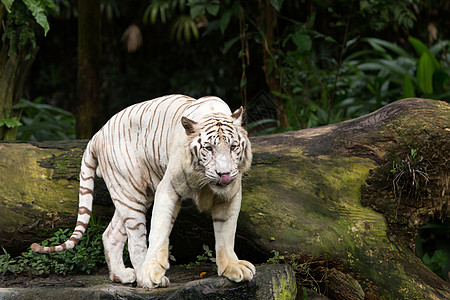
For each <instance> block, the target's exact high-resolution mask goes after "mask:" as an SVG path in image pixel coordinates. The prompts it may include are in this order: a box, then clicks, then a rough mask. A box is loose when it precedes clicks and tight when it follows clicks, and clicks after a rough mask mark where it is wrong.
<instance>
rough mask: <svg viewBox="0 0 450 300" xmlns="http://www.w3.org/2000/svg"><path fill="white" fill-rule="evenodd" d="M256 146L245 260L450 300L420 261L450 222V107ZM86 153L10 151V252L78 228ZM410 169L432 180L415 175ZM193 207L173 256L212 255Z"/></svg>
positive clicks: (404, 110) (348, 285) (241, 230)
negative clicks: (432, 231)
mask: <svg viewBox="0 0 450 300" xmlns="http://www.w3.org/2000/svg"><path fill="white" fill-rule="evenodd" d="M251 141H252V147H253V153H254V161H253V165H252V169H251V171H250V172H249V174H247V175H246V176H245V177H244V179H243V185H244V190H243V203H242V209H241V215H240V219H239V224H238V234H237V242H236V247H237V249H238V252H240V256H241V257H243V258H246V259H249V260H251V261H254V260H256V258H253V259H252V256H255V255H260V254H262V255H260V256H259V257H264V254H266V255H267V254H268V253H270V251H271V250H276V251H278V252H280V254H284V256H285V258H286V257H291V256H290V255H291V254H294V255H297V257H298V255H300V256H301V255H305V254H307V257H311V258H312V260H313V259H314V257H320V258H321V259H323V260H325V261H326V263H325V264H327V263H328V264H329V266H328V269H327V268H326V267H325V268H324V269H325V270H324V271H322V272H321V273H320V276H322V279H323V281H324V282H326V283H327V284H328V285H327V286H325V288H327V289H328V294H329V295H330V297H331V298H336V299H350V296H352V297H351V298H352V299H353V298H354V299H361V298H363V297H366V298H370V297H377V296H380V297H384V298H388V299H400V298H403V299H450V284H449V283H447V282H445V281H444V280H442V279H441V278H439V277H438V276H436V275H435V274H433V273H432V272H431V271H429V270H428V269H427V268H426V267H425V266H424V265H423V264H422V262H421V261H420V259H419V258H417V257H416V256H415V255H414V239H415V236H416V234H417V230H418V228H419V227H420V226H422V225H424V224H426V223H427V222H429V221H430V220H431V219H433V218H439V219H441V220H443V219H446V218H447V219H448V218H449V216H450V212H449V210H448V207H449V203H450V196H449V194H450V191H449V183H450V161H449V158H450V105H449V104H448V103H445V102H442V101H435V100H426V99H405V100H401V101H397V102H394V103H392V104H390V105H387V106H385V107H383V108H381V109H379V110H377V111H376V112H373V113H371V114H368V115H366V116H364V117H360V118H357V119H353V120H349V121H345V122H341V123H338V124H333V125H329V126H324V127H320V128H313V129H305V130H300V131H293V132H288V133H283V134H277V135H272V136H264V137H254V138H252V139H251ZM85 145H86V141H73V142H54V143H34V144H31V143H3V144H0V203H1V205H0V213H1V214H2V216H3V218H1V219H0V245H1V246H3V247H5V248H7V249H8V248H9V249H11V248H12V247H15V248H17V249H18V248H20V246H21V245H23V244H26V245H29V243H30V242H32V241H36V242H39V241H40V240H41V239H42V237H43V236H45V235H46V233H48V231H49V230H50V229H51V228H60V227H69V228H70V227H72V226H73V224H74V223H75V214H76V212H77V208H76V206H77V201H78V200H77V191H78V189H77V186H78V183H77V177H78V170H79V162H80V159H81V154H82V151H83V148H84V147H85ZM411 150H413V152H414V153H412V152H411ZM411 166H412V167H413V168H412V170H416V171H420V172H422V173H423V174H426V180H425V177H423V178H422V179H421V177H420V176H419V175H417V174H419V173H417V174H416V173H408V172H407V169H408V168H409V169H411V168H410V167H411ZM398 174H402V175H401V176H396V175H398ZM415 175H417V177H415ZM95 190H96V194H95V203H97V205H96V206H95V207H94V213H95V214H96V215H97V216H99V215H104V216H105V218H107V216H108V215H109V216H110V214H111V211H112V209H111V207H110V206H108V205H107V204H108V200H105V199H107V193H106V192H105V189H104V185H102V183H101V182H100V181H99V182H97V184H96V187H95ZM188 206H189V205H188ZM186 210H188V211H189V213H186V212H183V211H182V212H181V213H180V215H179V218H178V220H177V222H176V223H175V226H174V232H173V234H172V236H171V244H172V245H173V249H172V251H176V249H177V248H180V249H182V251H183V252H187V251H186V250H187V247H189V246H188V244H190V243H191V241H194V240H200V245H201V244H202V243H207V244H208V243H209V245H210V247H211V246H212V245H213V234H212V226H211V225H210V224H211V221H210V219H209V218H204V217H203V215H201V216H199V215H198V213H197V212H195V211H194V210H189V207H186ZM192 216H193V217H192ZM186 224H188V226H185V225H186ZM186 238H188V239H189V241H190V243H186V242H185V240H186ZM11 245H14V246H11ZM175 253H176V252H175ZM199 253H201V250H197V252H196V254H199ZM175 257H177V255H175ZM177 258H178V257H177ZM336 262H338V263H336ZM312 275H314V274H312Z"/></svg>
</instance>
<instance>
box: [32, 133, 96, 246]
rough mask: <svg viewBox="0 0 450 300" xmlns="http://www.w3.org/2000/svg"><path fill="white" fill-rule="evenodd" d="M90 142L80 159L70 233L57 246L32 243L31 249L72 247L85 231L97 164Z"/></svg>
mask: <svg viewBox="0 0 450 300" xmlns="http://www.w3.org/2000/svg"><path fill="white" fill-rule="evenodd" d="M91 142H92V140H91V141H90V142H89V143H88V145H87V147H86V150H85V151H84V154H83V159H82V161H81V170H80V193H79V204H78V217H77V224H76V226H75V229H74V231H73V233H72V235H71V236H70V238H69V239H68V240H67V241H65V242H64V243H62V244H61V245H58V246H52V247H44V246H41V245H39V244H36V243H33V244H32V245H31V250H33V251H34V252H37V253H54V252H61V251H64V250H69V249H72V248H74V247H75V245H76V244H77V243H78V241H79V240H80V239H81V237H82V236H83V234H84V233H85V232H86V228H87V226H88V224H89V219H90V218H91V211H92V202H93V198H94V178H95V168H96V166H97V158H96V157H95V156H94V154H93V153H92V150H91V146H92V145H91Z"/></svg>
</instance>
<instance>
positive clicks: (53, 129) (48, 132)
mask: <svg viewBox="0 0 450 300" xmlns="http://www.w3.org/2000/svg"><path fill="white" fill-rule="evenodd" d="M42 102H43V98H42V97H39V98H37V99H35V100H34V101H33V102H31V101H28V100H25V99H21V100H20V102H19V104H18V105H17V106H21V107H22V108H23V113H22V118H21V122H22V124H23V126H20V127H19V129H18V134H17V139H18V140H26V141H50V140H68V139H74V138H75V117H74V116H73V114H71V113H70V112H68V111H66V110H64V109H61V108H57V107H54V106H51V105H48V104H44V103H42Z"/></svg>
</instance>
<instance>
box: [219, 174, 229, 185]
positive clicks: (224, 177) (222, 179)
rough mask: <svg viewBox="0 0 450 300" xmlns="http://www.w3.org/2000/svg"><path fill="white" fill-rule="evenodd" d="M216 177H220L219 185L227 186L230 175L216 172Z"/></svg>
mask: <svg viewBox="0 0 450 300" xmlns="http://www.w3.org/2000/svg"><path fill="white" fill-rule="evenodd" d="M217 175H219V176H220V179H219V184H221V185H229V184H230V182H231V177H230V173H219V172H217Z"/></svg>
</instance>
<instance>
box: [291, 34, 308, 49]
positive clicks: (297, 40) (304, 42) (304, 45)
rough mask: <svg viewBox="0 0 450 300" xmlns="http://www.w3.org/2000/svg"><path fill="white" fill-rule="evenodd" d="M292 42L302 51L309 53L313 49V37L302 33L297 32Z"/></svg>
mask: <svg viewBox="0 0 450 300" xmlns="http://www.w3.org/2000/svg"><path fill="white" fill-rule="evenodd" d="M292 41H293V42H294V44H295V45H296V46H297V47H298V49H299V50H301V51H309V50H311V47H312V41H311V37H310V36H309V35H307V34H304V33H302V32H300V31H297V32H296V33H294V34H293V35H292Z"/></svg>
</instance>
